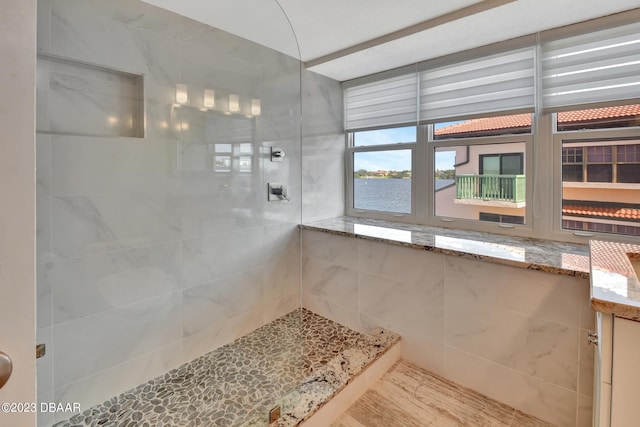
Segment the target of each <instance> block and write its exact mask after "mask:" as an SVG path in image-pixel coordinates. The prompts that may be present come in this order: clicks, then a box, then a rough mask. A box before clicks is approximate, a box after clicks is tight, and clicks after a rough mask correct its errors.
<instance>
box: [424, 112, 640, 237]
mask: <svg viewBox="0 0 640 427" xmlns="http://www.w3.org/2000/svg"><path fill="white" fill-rule="evenodd" d="M639 117H640V105H626V106H617V107H607V108H598V109H593V110H581V111H571V112H562V113H558V130H559V131H575V130H581V129H585V128H588V129H597V128H599V127H612V126H616V124H619V125H620V126H629V125H634V126H638V124H639V123H638V118H639ZM530 129H531V115H530V114H518V115H513V116H506V117H494V118H481V119H474V120H468V121H464V122H461V123H457V124H454V125H451V126H447V127H444V128H441V129H438V130H436V131H435V134H436V137H438V138H449V137H452V138H468V137H477V136H492V135H504V134H518V133H528V132H530ZM447 150H450V151H455V152H456V157H455V158H456V164H455V173H456V180H455V186H454V187H446V186H445V187H442V188H438V187H436V214H437V215H439V216H451V217H456V218H469V219H476V220H477V219H479V220H484V221H495V222H509V223H523V222H524V215H525V213H524V211H525V194H524V193H525V188H526V185H525V177H524V175H525V169H524V163H525V162H524V151H525V150H524V143H513V144H489V145H480V146H478V145H476V146H473V145H472V146H466V145H461V146H459V147H451V148H450V149H449V148H447ZM562 178H563V182H562V222H563V224H562V225H563V228H566V229H571V230H583V231H598V232H610V233H621V234H629V235H640V140H620V141H600V142H577V141H570V142H567V141H564V142H563V146H562Z"/></svg>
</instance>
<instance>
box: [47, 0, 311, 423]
mask: <svg viewBox="0 0 640 427" xmlns="http://www.w3.org/2000/svg"><path fill="white" fill-rule="evenodd" d="M149 3H153V2H152V1H150V2H148V3H145V2H141V1H138V0H126V1H125V0H117V1H113V2H104V1H100V0H40V1H38V18H39V20H38V70H37V117H36V121H37V141H36V144H37V167H38V169H37V254H38V269H37V273H38V282H37V293H38V300H37V324H38V330H37V335H38V342H39V343H43V344H46V346H47V354H46V356H45V357H43V358H41V359H39V360H38V400H39V401H40V402H56V403H79V404H80V406H81V409H82V411H85V410H87V409H89V408H91V407H93V406H94V405H98V404H102V403H103V402H105V401H107V400H109V399H112V398H114V396H118V395H120V394H121V393H124V392H126V391H128V390H131V389H134V388H135V387H137V386H139V385H141V384H145V383H146V382H147V381H150V380H153V379H154V378H155V380H154V382H156V385H157V384H159V383H158V381H160V380H159V378H162V376H163V375H165V374H166V373H167V372H169V371H171V370H173V369H175V368H178V367H180V366H181V365H183V364H184V363H187V362H190V361H192V360H194V359H197V358H199V357H201V356H202V355H204V354H206V353H208V352H210V351H212V350H216V349H218V350H220V349H230V348H231V347H229V346H226V345H228V344H230V343H232V342H234V341H236V342H237V340H238V339H239V338H241V337H243V336H247V334H250V333H252V332H253V333H254V335H256V334H257V336H259V339H258V340H256V341H252V343H251V344H247V346H245V347H239V348H243V350H242V351H246V352H247V353H246V354H241V353H242V351H236V350H234V353H233V355H232V356H233V357H229V358H228V363H229V365H228V366H227V368H226V369H222V370H220V371H217V372H213V371H211V369H208V370H207V369H205V371H206V372H209V373H210V376H207V377H206V378H201V381H196V382H195V383H193V384H196V385H195V386H194V387H196V388H197V387H200V388H202V387H205V388H204V389H206V387H207V386H208V385H210V384H209V383H211V382H214V383H215V384H219V387H218V388H217V389H216V390H218V389H219V393H213V395H207V396H201V398H202V399H201V400H200V403H201V404H202V405H204V404H205V403H206V405H213V403H214V401H215V399H229V398H230V397H231V398H233V402H227V404H228V406H229V405H230V407H231V406H233V407H234V408H235V406H237V405H239V404H240V403H242V404H240V407H239V408H235V409H233V411H235V412H231V413H225V414H220V416H221V417H223V418H224V417H227V418H228V419H233V421H232V422H233V423H236V424H238V425H241V424H242V423H245V422H247V421H248V420H249V419H252V420H257V421H258V422H259V423H264V424H266V423H267V422H268V413H269V410H270V409H271V408H273V407H274V406H276V404H277V402H278V401H279V398H280V397H281V396H283V395H285V394H286V393H288V392H289V391H290V390H291V389H292V388H293V387H295V385H296V381H298V380H299V379H301V378H300V377H301V375H303V374H304V363H303V360H302V341H301V338H302V330H301V326H302V325H301V320H302V318H301V310H300V301H301V299H300V269H301V265H300V242H299V240H300V239H299V230H298V225H299V223H300V221H301V215H302V203H301V191H302V190H301V186H302V184H301V175H302V174H301V164H302V161H301V151H302V150H301V148H302V147H301V128H300V126H301V125H300V123H301V120H300V116H301V106H300V105H301V63H300V58H299V55H298V47H297V42H296V39H295V36H294V34H293V31H292V29H291V27H290V26H289V23H288V20H287V18H286V16H284V14H283V12H282V11H281V9H280V7H279V5H278V3H277V2H276V1H275V0H274V1H269V2H261V5H260V10H257V9H256V10H246V9H241V8H239V7H238V6H237V3H235V2H233V1H230V0H229V1H226V0H225V1H224V2H216V3H217V7H216V8H214V10H211V11H209V12H210V13H211V14H212V16H213V15H218V16H217V18H216V19H218V20H219V22H224V23H225V28H227V29H229V28H228V26H229V25H231V24H229V23H237V25H236V28H237V29H238V30H239V31H238V32H239V33H242V31H240V30H241V28H240V27H243V26H244V23H247V25H249V24H251V25H252V26H253V25H256V23H258V24H259V25H260V28H259V30H260V31H261V32H262V33H263V34H264V35H269V36H270V37H273V38H275V39H277V40H279V43H280V51H276V50H273V49H270V48H267V47H265V46H262V45H260V44H258V43H255V42H251V41H249V40H247V39H245V38H242V37H240V36H237V35H233V34H231V33H229V32H226V31H223V30H221V29H218V28H214V27H212V26H208V25H205V24H203V23H201V22H198V21H196V20H192V19H190V18H188V17H186V16H182V15H178V14H176V13H173V12H170V11H168V10H165V9H161V8H159V7H156V6H153V5H151V4H149ZM206 13H207V11H202V13H201V16H195V18H197V19H200V18H203V20H206V19H208V18H207V17H206ZM231 26H233V25H231ZM272 148H277V149H278V150H280V151H282V152H284V153H285V156H284V158H280V159H277V160H279V161H273V160H272V155H271V153H272ZM270 183H271V184H277V185H279V186H283V185H284V186H285V188H286V196H287V197H281V196H277V197H272V201H268V199H269V197H268V194H267V188H268V184H270ZM285 315H286V317H284V318H283V317H282V316H285ZM276 319H280V320H276ZM274 321H275V322H274ZM265 325H271V326H265ZM256 331H257V332H256ZM243 339H244V338H243ZM243 339H241V340H240V341H242V340H243ZM225 346H226V347H225ZM234 348H236V347H234ZM225 351H226V350H225ZM256 355H260V356H273V357H270V358H266V359H264V361H263V362H260V363H251V364H247V362H246V360H247V359H238V358H237V357H236V356H248V357H250V358H251V357H254V356H256ZM227 356H229V355H227ZM223 359H224V358H222V359H220V360H223ZM198 360H200V363H209V362H211V360H213V359H208V361H207V360H205V359H202V358H201V359H198ZM224 360H227V359H224ZM250 360H255V359H250ZM210 371H211V372H210ZM172 372H174V374H172V375H173V377H171V378H180V379H181V380H184V381H187V380H189V381H193V380H190V379H189V378H190V377H189V372H191V371H189V368H185V367H182V368H180V370H178V371H172ZM166 378H169V377H166V376H165V379H166ZM234 382H235V383H238V384H240V383H242V384H244V385H245V386H247V387H248V388H247V389H246V393H247V394H246V395H245V394H242V396H238V395H236V394H233V393H231V394H230V393H229V392H228V391H229V390H230V389H233V384H234ZM141 390H142V391H144V389H141ZM155 391H156V395H155V397H156V398H158V399H160V401H159V402H155V403H153V405H155V406H156V407H160V408H163V409H165V410H168V411H169V412H170V409H171V404H173V403H175V402H174V400H171V399H174V398H175V396H174V395H173V394H170V393H169V391H168V389H166V388H165V389H162V390H161V389H160V388H159V387H158V389H157V390H155ZM163 391H164V394H161V393H162V392H163ZM192 391H193V390H192ZM185 392H189V390H186V391H185ZM243 393H244V392H243ZM151 399H152V396H149V400H151ZM165 399H168V400H165ZM243 402H251V403H252V404H254V406H252V407H246V406H245V405H244V403H243ZM231 403H233V405H231ZM116 405H118V400H117V399H115V400H113V399H112V400H111V403H109V404H108V405H107V407H108V408H115V407H116ZM202 405H201V409H203V410H204V409H205V407H204V406H202ZM207 408H208V410H210V409H211V406H207ZM116 409H118V408H116ZM119 409H122V408H119ZM114 411H115V409H114ZM121 412H122V411H121ZM97 414H98V412H96V416H95V418H96V419H95V420H94V421H96V422H97V419H98V415H97ZM74 415H77V414H75V413H43V414H40V416H39V420H38V424H39V425H42V426H50V425H53V424H54V423H56V422H59V421H62V420H65V419H68V418H70V417H72V416H74ZM121 415H122V414H121ZM123 416H124V415H123ZM163 416H164V415H163ZM167 416H169V415H167ZM243 417H244V418H243ZM234 425H235V424H234Z"/></svg>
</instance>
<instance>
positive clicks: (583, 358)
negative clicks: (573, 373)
mask: <svg viewBox="0 0 640 427" xmlns="http://www.w3.org/2000/svg"><path fill="white" fill-rule="evenodd" d="M588 334H589V331H588V330H587V329H578V343H579V345H580V370H579V371H578V393H580V394H583V395H585V396H593V386H594V371H593V367H594V366H595V365H594V363H595V358H596V351H597V347H596V346H595V345H589V342H588V340H587V337H588Z"/></svg>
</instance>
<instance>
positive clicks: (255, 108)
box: [251, 98, 262, 116]
mask: <svg viewBox="0 0 640 427" xmlns="http://www.w3.org/2000/svg"><path fill="white" fill-rule="evenodd" d="M260 113H262V107H261V105H260V100H259V99H256V98H253V99H252V100H251V115H253V116H259V115H260Z"/></svg>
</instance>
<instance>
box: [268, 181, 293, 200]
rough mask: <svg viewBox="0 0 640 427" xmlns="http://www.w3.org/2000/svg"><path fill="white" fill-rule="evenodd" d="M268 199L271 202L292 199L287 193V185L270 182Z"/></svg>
mask: <svg viewBox="0 0 640 427" xmlns="http://www.w3.org/2000/svg"><path fill="white" fill-rule="evenodd" d="M267 200H268V201H270V202H274V201H282V200H286V201H288V202H290V201H291V199H290V198H289V196H288V195H287V186H286V185H284V184H276V183H272V182H270V183H269V184H267Z"/></svg>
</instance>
